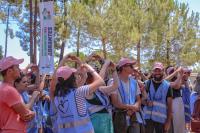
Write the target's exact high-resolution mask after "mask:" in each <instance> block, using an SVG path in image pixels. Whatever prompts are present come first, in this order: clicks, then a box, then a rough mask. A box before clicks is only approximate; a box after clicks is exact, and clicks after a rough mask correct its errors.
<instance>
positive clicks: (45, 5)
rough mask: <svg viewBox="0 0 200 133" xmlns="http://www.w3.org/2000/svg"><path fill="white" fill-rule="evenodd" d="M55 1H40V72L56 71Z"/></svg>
mask: <svg viewBox="0 0 200 133" xmlns="http://www.w3.org/2000/svg"><path fill="white" fill-rule="evenodd" d="M53 9H54V8H53V1H49V2H40V26H41V37H40V59H39V60H40V62H39V66H40V74H50V75H52V74H53V72H54V11H53Z"/></svg>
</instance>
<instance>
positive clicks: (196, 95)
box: [190, 91, 199, 114]
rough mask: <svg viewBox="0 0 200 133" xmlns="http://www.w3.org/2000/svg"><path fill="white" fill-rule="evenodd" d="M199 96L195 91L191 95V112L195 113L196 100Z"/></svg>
mask: <svg viewBox="0 0 200 133" xmlns="http://www.w3.org/2000/svg"><path fill="white" fill-rule="evenodd" d="M198 96H199V95H198V93H197V92H195V91H192V93H191V95H190V112H191V114H192V113H193V110H194V103H195V102H196V100H197V98H198Z"/></svg>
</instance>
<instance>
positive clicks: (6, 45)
mask: <svg viewBox="0 0 200 133" xmlns="http://www.w3.org/2000/svg"><path fill="white" fill-rule="evenodd" d="M9 17H10V4H9V5H8V18H7V22H6V40H5V53H4V57H6V56H7V49H8V48H7V47H8V24H9Z"/></svg>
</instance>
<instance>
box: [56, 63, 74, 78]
mask: <svg viewBox="0 0 200 133" xmlns="http://www.w3.org/2000/svg"><path fill="white" fill-rule="evenodd" d="M74 72H76V69H74V68H71V67H68V66H63V67H60V68H58V70H57V72H56V77H57V78H58V77H62V78H64V80H67V79H68V78H69V77H70V76H71V75H72V73H74Z"/></svg>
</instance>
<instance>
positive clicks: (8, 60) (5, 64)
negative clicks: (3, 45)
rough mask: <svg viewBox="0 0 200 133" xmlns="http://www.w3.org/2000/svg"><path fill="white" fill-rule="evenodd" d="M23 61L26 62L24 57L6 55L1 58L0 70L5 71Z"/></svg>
mask: <svg viewBox="0 0 200 133" xmlns="http://www.w3.org/2000/svg"><path fill="white" fill-rule="evenodd" d="M22 62H24V59H16V58H14V57H12V56H8V57H4V58H3V59H1V60H0V71H4V70H6V69H8V68H9V67H11V66H14V65H19V64H21V63H22Z"/></svg>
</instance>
